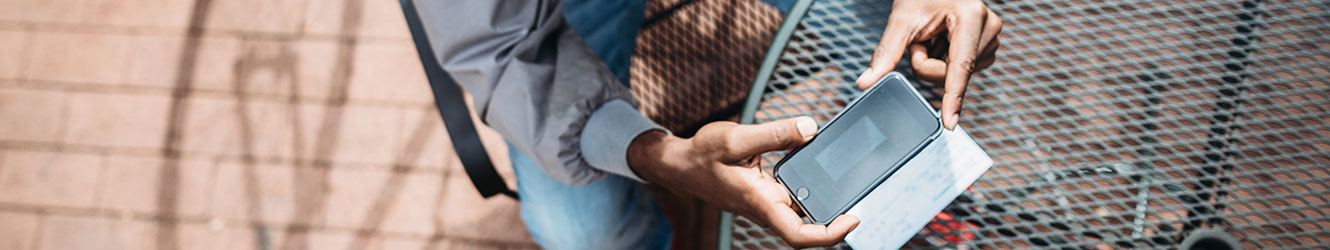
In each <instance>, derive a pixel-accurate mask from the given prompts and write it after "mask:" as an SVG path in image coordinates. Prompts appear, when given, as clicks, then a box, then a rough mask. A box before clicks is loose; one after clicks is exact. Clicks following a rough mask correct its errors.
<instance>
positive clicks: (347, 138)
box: [332, 105, 415, 166]
mask: <svg viewBox="0 0 1330 250" xmlns="http://www.w3.org/2000/svg"><path fill="white" fill-rule="evenodd" d="M343 112H344V113H343V115H342V121H341V130H340V131H339V132H338V135H337V136H338V138H337V143H336V145H335V146H336V147H337V150H336V151H335V152H336V153H333V155H332V158H333V160H335V161H337V162H344V163H356V164H374V165H384V166H386V165H388V164H390V163H392V162H393V161H394V160H395V158H396V157H397V154H398V150H399V149H400V148H401V147H402V145H401V144H402V142H403V140H402V139H403V137H405V136H406V135H405V134H406V133H408V132H407V131H404V130H405V129H403V128H404V125H406V123H404V122H402V112H404V111H401V110H397V109H392V108H385V107H367V106H354V105H352V106H347V107H345V109H344V110H343ZM411 125H415V124H414V122H412V123H411Z"/></svg>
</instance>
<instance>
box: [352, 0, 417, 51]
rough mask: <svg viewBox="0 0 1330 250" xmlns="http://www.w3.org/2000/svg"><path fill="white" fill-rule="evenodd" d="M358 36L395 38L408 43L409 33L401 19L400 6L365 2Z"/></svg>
mask: <svg viewBox="0 0 1330 250" xmlns="http://www.w3.org/2000/svg"><path fill="white" fill-rule="evenodd" d="M362 11H363V12H361V13H362V14H361V15H362V18H363V19H364V20H362V21H361V24H360V35H361V36H367V37H388V38H397V39H401V41H407V42H409V41H410V39H411V32H410V31H409V30H408V29H407V27H406V18H404V17H402V6H401V5H398V4H397V3H396V2H393V3H385V2H378V1H365V2H364V6H362Z"/></svg>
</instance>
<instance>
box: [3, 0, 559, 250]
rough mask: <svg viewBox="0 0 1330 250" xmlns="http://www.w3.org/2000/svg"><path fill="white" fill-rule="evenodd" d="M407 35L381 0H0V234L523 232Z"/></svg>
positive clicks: (181, 241)
mask: <svg viewBox="0 0 1330 250" xmlns="http://www.w3.org/2000/svg"><path fill="white" fill-rule="evenodd" d="M413 49H414V48H413V47H412V44H411V41H410V38H409V34H408V33H407V31H406V26H405V23H404V22H403V21H402V17H401V13H400V10H399V9H398V6H397V4H396V3H395V2H394V1H362V0H323V1H320V0H308V1H307V0H225V1H220V0H219V1H211V0H0V249H509V248H517V249H528V248H535V247H536V246H535V244H534V243H533V242H532V240H531V238H530V236H529V235H527V234H526V230H525V229H524V228H523V226H522V223H521V221H520V219H519V218H518V211H517V203H516V202H515V201H512V200H510V199H507V198H494V199H489V200H485V199H482V198H480V197H479V195H477V194H476V193H475V192H474V190H473V188H472V187H471V186H470V183H469V180H468V179H467V178H466V177H465V174H464V173H463V172H462V171H461V168H460V167H459V162H458V161H457V160H456V157H455V156H454V155H452V148H451V145H450V143H449V142H448V140H447V135H446V134H445V133H446V132H445V131H444V130H443V129H442V128H443V126H442V125H443V124H442V123H441V121H440V120H439V119H438V116H437V114H436V110H435V109H434V108H433V104H432V102H431V101H432V99H431V98H432V97H431V96H430V95H429V92H428V85H427V84H426V82H425V78H424V73H423V71H422V70H421V68H420V65H419V63H418V62H417V61H416V58H415V56H414V54H413V53H414V52H413ZM482 138H483V139H484V140H485V141H486V143H487V148H488V150H489V152H491V154H492V156H495V159H496V161H497V162H496V164H499V165H507V164H508V163H507V160H506V158H505V157H502V156H504V155H506V153H507V150H506V147H503V145H502V142H501V141H500V140H499V137H498V135H497V134H496V133H494V132H493V131H488V130H486V131H482ZM508 172H510V171H508ZM505 174H510V173H505ZM510 179H511V178H510Z"/></svg>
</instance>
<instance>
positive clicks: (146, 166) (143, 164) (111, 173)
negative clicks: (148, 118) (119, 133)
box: [97, 155, 176, 213]
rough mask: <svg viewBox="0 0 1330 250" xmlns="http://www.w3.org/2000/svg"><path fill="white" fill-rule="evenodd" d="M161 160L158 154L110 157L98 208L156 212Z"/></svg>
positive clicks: (103, 178)
mask: <svg viewBox="0 0 1330 250" xmlns="http://www.w3.org/2000/svg"><path fill="white" fill-rule="evenodd" d="M161 169H162V161H161V159H160V158H157V157H135V156H116V155H112V156H109V157H107V161H106V168H105V171H106V172H105V173H103V174H102V180H101V187H100V188H99V190H101V193H102V195H101V197H99V201H98V206H97V207H99V208H106V209H113V210H124V211H134V212H145V213H147V212H156V211H157V206H158V204H157V200H158V198H159V197H158V191H159V190H161V189H163V188H176V187H162V186H161V173H162V171H161Z"/></svg>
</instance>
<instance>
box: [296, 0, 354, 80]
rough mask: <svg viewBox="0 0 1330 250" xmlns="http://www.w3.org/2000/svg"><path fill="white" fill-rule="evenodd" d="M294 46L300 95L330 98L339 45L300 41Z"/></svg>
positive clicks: (330, 42)
mask: <svg viewBox="0 0 1330 250" xmlns="http://www.w3.org/2000/svg"><path fill="white" fill-rule="evenodd" d="M313 2H324V1H313ZM328 2H332V1H328ZM292 46H293V47H294V49H295V51H296V55H297V56H298V60H297V65H296V72H297V74H296V76H297V77H299V81H297V83H298V84H299V86H298V94H300V95H301V96H309V97H328V96H330V94H329V92H331V90H332V89H333V84H334V81H336V79H335V78H336V75H337V74H336V72H334V71H336V70H337V49H338V44H337V43H335V42H332V41H299V42H296V43H294V44H293V45H292ZM352 63H354V62H352Z"/></svg>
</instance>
